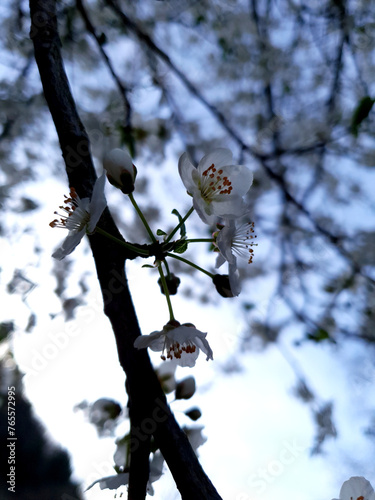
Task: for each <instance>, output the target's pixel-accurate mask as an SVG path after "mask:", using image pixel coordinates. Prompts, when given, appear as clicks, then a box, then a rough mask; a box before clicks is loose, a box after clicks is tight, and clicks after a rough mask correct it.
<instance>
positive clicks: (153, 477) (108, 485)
mask: <svg viewBox="0 0 375 500" xmlns="http://www.w3.org/2000/svg"><path fill="white" fill-rule="evenodd" d="M163 465H164V457H163V455H162V454H161V453H160V451H157V452H156V453H154V456H153V457H152V460H151V463H150V475H149V479H148V483H147V493H148V494H149V495H151V496H153V495H154V488H153V486H152V483H154V482H155V481H157V480H158V479H160V477H161V476H162V475H163ZM98 483H99V486H100V489H101V490H105V489H109V490H117V489H118V488H120V486H125V485H127V484H128V483H129V472H120V473H118V474H114V475H113V476H107V477H102V478H101V479H97V480H96V481H94V482H93V483H92V484H90V486H89V487H88V488H86V491H88V490H89V489H91V488H92V487H93V486H95V484H98Z"/></svg>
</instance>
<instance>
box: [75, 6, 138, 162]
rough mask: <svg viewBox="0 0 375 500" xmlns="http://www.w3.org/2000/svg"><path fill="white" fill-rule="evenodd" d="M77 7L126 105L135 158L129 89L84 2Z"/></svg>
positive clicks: (126, 127) (126, 126)
mask: <svg viewBox="0 0 375 500" xmlns="http://www.w3.org/2000/svg"><path fill="white" fill-rule="evenodd" d="M76 5H77V9H78V11H79V12H80V14H81V16H82V19H83V20H84V23H85V25H86V29H87V31H88V32H89V33H90V34H91V36H92V37H93V38H94V40H95V42H96V45H97V46H98V49H99V52H100V54H101V55H102V58H103V61H104V64H105V65H106V66H107V68H108V71H109V72H110V74H111V76H112V78H113V80H114V82H115V84H116V86H117V89H118V91H119V94H120V95H121V98H122V100H123V104H124V111H125V119H124V133H125V136H126V137H127V138H128V142H129V144H128V146H129V150H130V152H131V155H132V156H134V154H135V151H134V149H135V148H134V137H133V129H132V123H131V118H132V108H131V104H130V101H129V99H128V92H129V89H127V88H126V85H125V84H124V83H123V82H122V81H121V79H120V77H119V76H118V75H117V73H116V72H115V70H114V68H113V65H112V62H111V60H110V58H109V57H108V55H107V52H106V51H105V50H104V47H103V45H104V43H105V42H104V41H103V33H102V34H101V35H98V34H97V31H96V29H95V26H94V25H93V24H92V22H91V20H90V17H89V14H88V12H87V10H86V9H85V7H84V5H83V2H82V0H76Z"/></svg>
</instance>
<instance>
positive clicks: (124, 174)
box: [103, 148, 137, 194]
mask: <svg viewBox="0 0 375 500" xmlns="http://www.w3.org/2000/svg"><path fill="white" fill-rule="evenodd" d="M103 167H104V168H105V170H106V171H107V179H108V181H109V182H110V183H111V184H112V185H113V186H115V187H117V188H118V189H121V191H122V192H123V193H124V194H130V193H132V192H133V191H134V182H135V178H136V176H137V168H136V167H135V165H133V160H132V159H131V157H130V155H129V153H128V152H127V151H125V150H123V149H119V148H116V149H112V151H110V152H109V153H107V154H106V155H105V157H104V160H103Z"/></svg>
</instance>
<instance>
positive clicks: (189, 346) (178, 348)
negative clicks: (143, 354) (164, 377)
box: [160, 341, 197, 361]
mask: <svg viewBox="0 0 375 500" xmlns="http://www.w3.org/2000/svg"><path fill="white" fill-rule="evenodd" d="M196 350H197V346H196V345H195V344H193V343H192V342H189V341H188V342H184V343H183V344H180V343H179V342H175V343H174V344H172V345H171V346H170V347H169V349H168V350H167V356H165V355H164V351H165V345H164V349H163V354H162V355H161V356H160V357H161V359H162V360H163V361H166V359H170V360H172V359H173V358H176V359H181V355H182V353H183V352H185V353H186V354H192V353H193V352H195V351H196Z"/></svg>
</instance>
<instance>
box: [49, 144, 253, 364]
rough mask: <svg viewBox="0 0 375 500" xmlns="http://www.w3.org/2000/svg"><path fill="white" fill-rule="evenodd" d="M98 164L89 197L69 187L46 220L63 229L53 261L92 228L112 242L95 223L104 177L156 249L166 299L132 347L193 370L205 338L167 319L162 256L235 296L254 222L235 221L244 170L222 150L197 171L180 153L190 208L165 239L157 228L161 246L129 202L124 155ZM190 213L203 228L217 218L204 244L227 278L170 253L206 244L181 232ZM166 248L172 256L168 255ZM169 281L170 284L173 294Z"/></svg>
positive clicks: (130, 181)
mask: <svg viewBox="0 0 375 500" xmlns="http://www.w3.org/2000/svg"><path fill="white" fill-rule="evenodd" d="M103 166H104V170H105V171H104V172H103V174H102V175H101V176H100V177H99V179H98V180H97V181H96V183H95V186H94V189H93V193H92V196H91V199H89V198H83V199H81V198H80V197H79V196H78V195H77V193H76V191H75V190H74V188H72V189H71V191H70V196H69V197H66V198H65V205H64V206H61V207H60V209H61V210H62V211H63V214H60V213H57V212H55V213H57V215H58V216H59V218H58V219H55V220H54V221H52V222H51V224H50V225H51V226H52V227H62V228H65V229H68V230H69V234H68V236H67V237H66V239H65V240H64V242H63V243H62V245H61V246H60V248H58V249H57V250H56V251H55V252H54V253H53V257H55V258H56V259H58V260H61V259H63V258H64V257H66V256H67V255H69V254H70V253H71V252H72V251H73V250H74V249H75V247H76V246H77V245H78V244H79V242H80V241H81V239H82V238H83V236H84V235H85V234H89V235H90V234H92V233H94V232H95V230H96V231H98V232H99V233H101V234H102V235H104V236H109V237H112V239H114V238H113V236H111V235H108V234H107V233H105V231H103V230H102V229H101V228H100V227H98V222H99V219H100V217H101V215H102V213H103V211H104V209H105V207H106V199H105V196H104V187H105V178H106V177H107V179H108V181H109V182H110V183H111V184H112V185H114V186H115V187H117V188H118V189H120V190H121V191H122V192H123V193H124V194H126V195H128V196H129V199H130V200H131V202H132V204H133V206H134V208H135V209H136V211H137V212H138V215H139V216H140V218H141V220H142V222H143V224H144V225H145V227H146V229H147V231H148V233H149V235H150V238H151V240H152V245H153V248H156V247H157V248H159V249H160V251H159V252H158V256H157V257H156V260H155V267H158V269H159V273H160V276H161V278H160V280H159V283H160V284H161V287H162V291H163V293H164V294H165V295H166V297H167V302H168V307H169V312H170V321H169V322H168V323H167V324H166V325H165V326H164V327H163V329H162V330H161V331H155V332H152V333H151V334H150V335H148V336H142V337H139V338H138V339H137V340H136V342H135V347H136V348H138V349H144V348H147V347H149V348H150V349H152V350H154V351H161V352H162V355H161V357H162V359H163V360H175V361H176V362H177V363H178V364H179V365H181V366H194V365H195V361H196V359H197V357H198V354H199V351H200V350H201V351H203V352H204V353H205V355H206V358H207V360H209V359H213V353H212V350H211V348H210V346H209V344H208V342H207V340H206V335H207V334H206V333H203V332H201V331H199V330H197V329H196V328H195V327H194V326H193V325H192V324H190V323H185V324H182V325H181V324H180V323H179V322H178V321H176V320H175V318H174V316H173V311H172V306H171V302H170V298H169V295H171V294H174V293H176V290H177V286H178V284H179V279H178V278H176V277H174V275H173V274H171V273H170V272H169V267H168V266H167V264H166V257H167V256H168V257H172V258H177V259H179V260H182V261H183V262H185V263H187V264H189V265H193V267H195V268H196V269H199V270H201V271H203V272H204V273H205V274H207V275H209V276H210V277H211V278H212V280H213V283H214V284H215V286H216V288H217V290H218V292H219V293H220V294H221V295H223V296H226V297H234V296H237V295H238V294H239V293H240V291H241V286H240V280H239V272H238V269H237V257H245V258H246V259H247V261H248V262H249V263H250V262H252V259H253V249H252V246H253V245H254V242H253V239H254V238H255V235H254V229H253V226H254V224H253V223H252V222H247V223H246V224H243V223H242V222H241V221H242V219H244V218H245V217H247V216H248V208H247V206H246V203H245V200H244V196H245V195H246V194H247V192H248V191H249V189H250V187H251V185H252V182H253V175H252V173H251V171H250V170H249V169H248V168H247V167H246V166H243V165H234V164H233V156H232V153H231V151H229V150H228V149H223V148H219V149H216V150H214V151H212V152H211V153H209V154H207V155H206V156H204V157H203V158H202V159H201V161H200V162H199V164H198V166H197V167H195V166H194V165H193V164H192V163H191V161H190V159H189V157H188V155H187V154H186V153H184V154H183V155H182V156H181V157H180V159H179V162H178V170H179V173H180V176H181V179H182V182H183V184H184V186H185V187H186V190H187V192H188V194H189V195H190V196H191V197H192V199H193V207H192V208H191V210H190V211H189V212H188V214H187V215H186V216H185V217H184V218H181V217H180V216H179V219H180V223H179V224H178V225H177V226H176V228H175V229H174V230H173V231H172V232H171V233H170V234H169V235H167V234H166V233H164V232H163V231H161V230H158V232H157V235H161V234H162V235H163V236H164V243H161V244H160V242H159V241H158V240H157V239H156V236H155V235H154V234H153V232H152V231H151V229H150V227H149V225H148V223H147V221H146V220H145V218H144V216H143V214H142V212H141V211H140V209H139V207H138V205H137V204H136V202H135V200H134V197H133V194H132V193H133V191H134V183H135V179H136V175H137V169H136V167H135V165H134V164H133V161H132V159H131V157H130V156H129V154H128V153H127V152H126V151H123V150H121V149H114V150H112V151H110V152H109V153H108V154H107V155H106V156H105V158H104V160H103ZM194 209H195V211H196V212H197V214H198V216H199V217H200V219H201V220H202V221H203V222H204V223H205V224H209V225H213V224H214V223H215V222H217V220H218V219H220V222H222V224H220V225H217V228H218V231H216V232H215V233H214V234H213V237H212V239H211V240H209V241H211V242H212V243H213V245H214V246H215V250H216V251H217V252H218V257H217V261H216V267H217V268H219V267H220V266H222V264H223V263H224V262H227V263H228V275H220V274H215V275H212V274H211V273H209V272H208V271H205V270H203V269H202V268H199V267H198V266H196V265H194V264H193V263H191V262H189V261H188V260H186V259H183V258H181V257H179V256H176V255H175V254H176V253H177V254H180V253H183V252H184V251H185V250H186V248H187V245H188V243H189V242H190V241H207V240H188V239H187V238H186V235H185V229H184V232H183V231H182V228H184V222H185V220H186V219H187V218H188V216H189V215H190V214H191V213H192V211H193V210H194ZM175 212H176V211H175ZM177 214H178V212H177ZM178 215H179V214H178ZM179 229H180V232H181V238H180V240H178V241H177V242H171V238H172V237H173V236H174V234H175V233H176V232H177V231H178V230H179ZM159 231H161V232H159ZM119 244H122V245H125V246H127V247H128V248H131V249H132V250H133V251H137V250H138V252H139V255H142V256H146V257H147V256H151V255H156V254H155V253H147V252H146V255H145V253H144V250H143V253H142V251H141V250H140V249H137V248H136V247H134V246H132V245H131V244H128V243H126V242H122V241H119ZM152 245H151V246H152ZM163 245H164V246H163ZM170 248H172V251H173V252H175V254H173V253H170V251H169V250H170ZM162 263H163V264H164V266H165V268H166V271H167V276H164V274H163V269H162ZM177 280H178V281H177ZM171 283H173V284H174V288H173V290H172V288H171Z"/></svg>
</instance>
